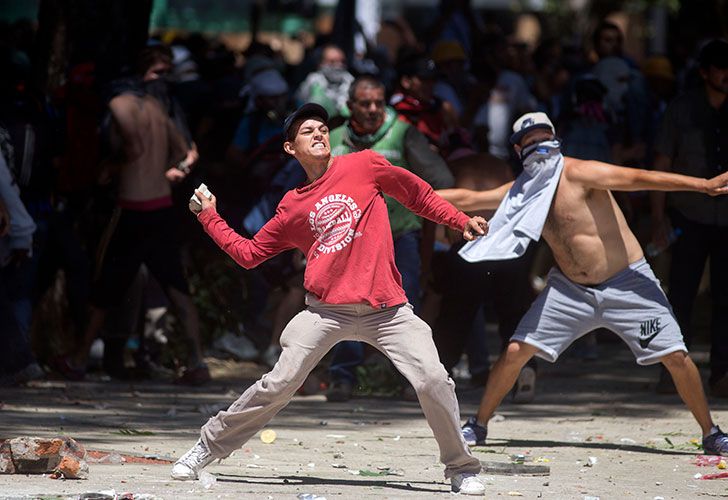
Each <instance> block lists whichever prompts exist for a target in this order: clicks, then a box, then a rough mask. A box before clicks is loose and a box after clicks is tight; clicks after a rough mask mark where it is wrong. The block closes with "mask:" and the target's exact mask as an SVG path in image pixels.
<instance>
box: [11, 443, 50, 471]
mask: <svg viewBox="0 0 728 500" xmlns="http://www.w3.org/2000/svg"><path fill="white" fill-rule="evenodd" d="M62 447H63V440H62V439H60V438H54V439H44V438H38V437H28V436H23V437H18V438H14V439H11V440H10V450H11V452H12V458H13V463H14V464H15V472H16V473H18V474H43V473H45V472H50V471H52V470H54V469H55V468H56V467H57V466H58V464H59V463H60V462H61V454H60V451H61V448H62Z"/></svg>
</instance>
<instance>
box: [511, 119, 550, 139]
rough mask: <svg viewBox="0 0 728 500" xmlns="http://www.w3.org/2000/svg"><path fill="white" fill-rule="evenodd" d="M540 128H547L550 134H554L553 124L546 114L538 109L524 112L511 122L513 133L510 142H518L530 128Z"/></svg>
mask: <svg viewBox="0 0 728 500" xmlns="http://www.w3.org/2000/svg"><path fill="white" fill-rule="evenodd" d="M538 128H542V129H545V130H549V131H550V132H551V133H552V134H555V133H556V131H555V130H554V125H553V123H551V120H549V117H548V116H546V113H542V112H540V111H537V112H534V113H526V114H525V115H523V116H521V117H520V118H519V119H518V120H516V121H515V123H514V124H513V135H512V136H511V144H518V143H519V142H521V139H523V136H524V135H526V134H527V133H529V132H530V131H531V130H535V129H538Z"/></svg>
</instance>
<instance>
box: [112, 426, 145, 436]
mask: <svg viewBox="0 0 728 500" xmlns="http://www.w3.org/2000/svg"><path fill="white" fill-rule="evenodd" d="M112 434H121V435H122V436H154V433H153V432H152V431H140V430H139V429H127V428H126V427H122V428H120V429H119V430H117V431H114V432H112Z"/></svg>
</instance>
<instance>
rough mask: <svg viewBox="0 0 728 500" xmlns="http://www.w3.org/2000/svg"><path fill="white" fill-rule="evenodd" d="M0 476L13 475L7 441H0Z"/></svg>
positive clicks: (11, 458) (13, 465) (11, 456)
mask: <svg viewBox="0 0 728 500" xmlns="http://www.w3.org/2000/svg"><path fill="white" fill-rule="evenodd" d="M0 474H15V464H13V455H12V452H11V450H10V442H9V441H8V440H7V439H5V440H3V441H0Z"/></svg>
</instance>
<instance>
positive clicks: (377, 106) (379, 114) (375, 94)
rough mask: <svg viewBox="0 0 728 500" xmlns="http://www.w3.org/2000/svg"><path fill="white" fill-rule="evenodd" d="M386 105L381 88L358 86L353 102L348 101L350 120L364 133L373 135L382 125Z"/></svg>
mask: <svg viewBox="0 0 728 500" xmlns="http://www.w3.org/2000/svg"><path fill="white" fill-rule="evenodd" d="M386 104H387V103H386V101H385V100H384V89H383V88H377V87H372V86H369V85H359V87H357V89H356V91H355V92H354V100H353V101H349V109H350V110H351V119H352V120H353V121H354V122H356V123H357V124H358V125H359V126H360V127H362V128H363V129H364V133H366V134H373V133H374V132H376V131H377V130H379V127H381V126H382V124H383V123H384V118H385V116H386V112H385V106H386Z"/></svg>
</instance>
